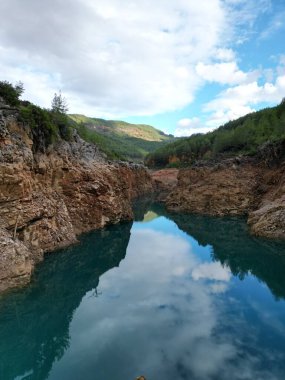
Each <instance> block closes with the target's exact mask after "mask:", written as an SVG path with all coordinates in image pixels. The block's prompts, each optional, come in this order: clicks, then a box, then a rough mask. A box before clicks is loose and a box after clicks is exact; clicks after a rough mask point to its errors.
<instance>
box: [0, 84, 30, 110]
mask: <svg viewBox="0 0 285 380" xmlns="http://www.w3.org/2000/svg"><path fill="white" fill-rule="evenodd" d="M23 92H24V86H23V83H22V82H18V83H17V84H16V85H15V86H13V84H12V83H10V82H7V81H0V97H2V98H3V99H4V101H5V103H7V104H8V105H10V106H12V107H15V106H18V105H19V104H20V100H19V98H20V96H21V95H22V93H23Z"/></svg>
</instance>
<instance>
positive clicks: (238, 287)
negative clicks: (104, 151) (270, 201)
mask: <svg viewBox="0 0 285 380" xmlns="http://www.w3.org/2000/svg"><path fill="white" fill-rule="evenodd" d="M136 216H137V219H139V220H140V221H137V222H135V223H133V224H131V223H123V224H120V225H117V226H111V227H108V228H105V229H104V230H102V231H96V232H93V233H90V234H87V235H84V236H82V238H81V242H80V244H79V245H77V246H74V247H71V248H69V249H66V250H63V251H60V252H57V253H55V254H52V255H50V256H48V257H47V258H46V260H45V261H44V262H43V263H42V264H40V265H39V266H38V268H37V270H36V272H35V274H34V276H33V280H32V283H31V284H30V285H29V286H28V287H26V288H24V289H21V290H17V291H14V292H12V293H10V294H9V295H6V296H4V297H2V299H0V379H1V380H2V379H3V380H6V379H7V380H10V379H13V380H14V379H15V380H20V379H39V380H43V379H51V380H67V379H68V380H79V379H80V380H81V379H84V380H85V379H86V380H91V379H92V380H113V379H116V380H134V379H135V378H136V377H137V376H139V375H145V376H146V378H147V380H160V379H164V380H175V379H176V380H190V379H191V380H208V379H209V380H228V379H232V380H244V379H246V380H247V379H248V380H249V379H258V380H263V379H264V380H271V379H272V380H275V379H276V380H277V379H278V380H281V379H282V380H283V379H284V378H285V318H284V317H285V302H284V299H285V244H284V243H281V242H273V241H268V240H264V239H258V238H254V237H251V236H250V235H249V234H248V230H247V225H246V223H245V221H244V220H243V219H237V218H209V217H202V216H193V215H169V214H167V213H166V212H165V211H164V210H163V209H162V208H161V207H159V206H157V205H151V206H149V209H146V207H141V208H140V209H137V213H136Z"/></svg>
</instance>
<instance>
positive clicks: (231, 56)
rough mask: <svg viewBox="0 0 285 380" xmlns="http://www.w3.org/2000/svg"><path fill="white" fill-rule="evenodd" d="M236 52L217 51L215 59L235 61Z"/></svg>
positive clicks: (227, 50) (230, 50)
mask: <svg viewBox="0 0 285 380" xmlns="http://www.w3.org/2000/svg"><path fill="white" fill-rule="evenodd" d="M235 57H236V55H235V52H234V51H233V50H232V49H217V50H216V52H215V55H214V58H215V59H217V60H220V61H225V62H228V61H233V60H235Z"/></svg>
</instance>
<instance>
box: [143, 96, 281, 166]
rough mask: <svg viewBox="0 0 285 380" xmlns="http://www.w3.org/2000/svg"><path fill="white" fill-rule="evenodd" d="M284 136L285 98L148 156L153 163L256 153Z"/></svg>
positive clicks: (174, 163)
mask: <svg viewBox="0 0 285 380" xmlns="http://www.w3.org/2000/svg"><path fill="white" fill-rule="evenodd" d="M284 139H285V102H284V100H283V101H282V102H281V103H280V104H279V105H277V106H275V107H272V108H265V109H263V110H260V111H257V112H253V113H250V114H248V115H245V116H243V117H240V118H239V119H236V120H233V121H229V122H228V123H226V124H224V125H223V126H221V127H219V128H217V129H216V130H214V131H213V132H209V133H206V134H195V135H192V136H190V137H188V138H182V139H179V140H177V141H175V142H172V143H170V144H168V145H166V146H163V147H160V148H159V149H157V150H156V151H154V152H152V153H150V154H149V155H148V156H147V157H146V160H145V162H146V164H147V165H148V166H152V167H164V166H189V165H191V164H193V163H194V162H195V161H197V160H206V161H207V160H217V159H218V160H221V159H224V158H230V157H234V156H237V155H248V156H255V155H256V154H257V153H258V152H260V149H261V148H262V147H264V145H265V144H267V143H276V142H279V141H281V140H284Z"/></svg>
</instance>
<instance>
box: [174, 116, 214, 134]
mask: <svg viewBox="0 0 285 380" xmlns="http://www.w3.org/2000/svg"><path fill="white" fill-rule="evenodd" d="M211 129H212V128H211V127H209V126H205V125H204V124H203V123H202V121H201V120H200V119H199V118H198V117H193V118H192V119H187V118H185V119H181V120H179V121H178V123H177V128H176V129H175V131H174V135H175V136H176V137H182V136H191V135H192V134H194V133H206V132H209V131H210V130H211Z"/></svg>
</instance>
